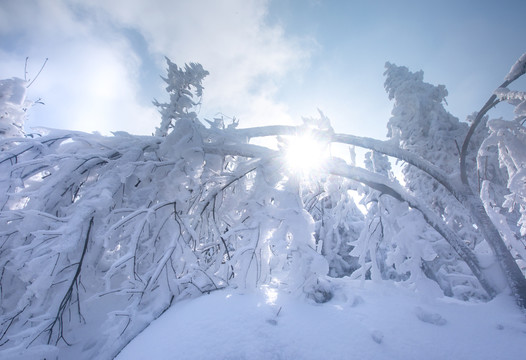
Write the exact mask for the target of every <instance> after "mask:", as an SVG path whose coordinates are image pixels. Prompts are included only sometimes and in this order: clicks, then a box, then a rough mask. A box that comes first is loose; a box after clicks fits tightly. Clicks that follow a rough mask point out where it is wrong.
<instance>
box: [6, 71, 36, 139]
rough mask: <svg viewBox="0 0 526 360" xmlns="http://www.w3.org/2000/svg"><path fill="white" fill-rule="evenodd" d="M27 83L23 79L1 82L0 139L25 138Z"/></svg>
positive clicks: (28, 104)
mask: <svg viewBox="0 0 526 360" xmlns="http://www.w3.org/2000/svg"><path fill="white" fill-rule="evenodd" d="M26 86H27V83H26V81H25V80H23V79H19V78H12V79H4V80H0V138H5V137H23V136H24V134H25V133H24V123H25V120H26V110H27V108H28V107H29V106H30V105H31V103H30V102H29V101H28V100H26Z"/></svg>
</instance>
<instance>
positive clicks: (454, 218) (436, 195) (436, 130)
mask: <svg viewBox="0 0 526 360" xmlns="http://www.w3.org/2000/svg"><path fill="white" fill-rule="evenodd" d="M386 69H387V70H386V72H385V75H386V81H385V88H386V91H387V92H388V95H389V98H390V99H392V100H394V102H395V104H394V108H393V112H392V114H393V116H392V117H391V119H389V121H388V123H387V127H388V129H389V131H388V137H391V138H392V139H393V140H394V141H396V142H397V143H398V144H399V147H400V148H402V149H407V150H410V151H411V152H412V153H414V154H416V155H418V156H420V157H422V158H423V159H425V160H427V161H429V162H431V163H432V164H434V165H435V166H438V167H440V169H441V170H442V171H445V172H446V173H448V174H454V173H457V172H458V161H459V160H458V159H459V155H460V154H459V145H458V144H459V143H461V142H462V141H463V139H464V137H465V135H466V133H467V130H468V128H467V124H465V123H461V122H459V120H458V119H457V118H455V117H453V116H452V115H451V114H449V113H448V112H447V111H446V110H445V109H444V107H443V105H442V104H443V102H444V101H445V97H446V95H447V90H446V89H445V87H444V86H443V85H439V86H433V85H431V84H428V83H425V82H424V81H423V72H422V71H419V72H416V73H412V72H410V71H409V70H408V69H407V68H406V67H398V66H396V65H393V64H390V63H387V64H386ZM475 153H476V152H475ZM474 158H475V156H474V153H473V151H472V152H471V156H470V160H472V161H473V160H474ZM402 173H403V176H404V182H405V184H406V186H407V187H408V189H409V190H410V191H411V192H412V193H413V194H414V195H416V196H417V197H419V198H421V199H425V201H426V203H427V204H429V206H430V207H431V208H432V209H433V211H435V212H436V213H438V214H441V216H443V218H444V219H445V221H446V223H447V224H448V225H449V226H450V227H451V228H452V229H453V230H454V231H455V232H456V233H457V234H459V235H460V237H461V238H462V239H463V241H464V242H465V243H466V244H468V245H469V246H470V247H471V248H472V249H473V248H474V247H475V246H476V245H477V244H478V243H480V242H481V241H482V236H481V234H480V233H478V232H477V231H476V229H475V227H474V226H473V224H474V221H473V220H472V219H471V218H470V216H469V213H468V212H466V211H465V210H464V208H463V206H462V204H460V203H459V202H458V201H457V200H456V199H455V197H454V196H453V195H452V194H451V193H450V192H448V191H447V189H445V188H444V187H442V186H440V184H439V183H438V182H437V181H436V180H434V179H433V178H432V177H430V176H429V175H427V174H426V173H425V172H423V171H422V170H420V169H418V168H417V167H415V166H412V165H410V164H405V165H404V166H403V167H402ZM426 238H427V239H428V241H429V242H430V243H433V244H434V245H433V247H434V249H435V252H436V256H435V257H434V258H433V259H427V260H426V261H425V264H424V266H425V268H426V271H427V272H428V273H429V274H430V276H432V277H433V278H435V279H437V281H438V282H439V284H440V285H441V286H442V288H443V289H444V291H445V292H446V293H448V294H455V295H456V296H458V297H471V296H472V294H469V293H472V292H475V293H476V292H479V290H478V289H477V288H478V282H477V280H476V279H475V278H473V277H472V276H470V274H469V269H465V268H464V267H462V266H460V263H459V262H458V255H457V254H455V252H454V251H453V249H452V248H451V246H450V245H449V244H447V242H446V241H444V239H443V238H442V237H441V236H440V235H439V234H438V233H436V232H428V233H427V234H426Z"/></svg>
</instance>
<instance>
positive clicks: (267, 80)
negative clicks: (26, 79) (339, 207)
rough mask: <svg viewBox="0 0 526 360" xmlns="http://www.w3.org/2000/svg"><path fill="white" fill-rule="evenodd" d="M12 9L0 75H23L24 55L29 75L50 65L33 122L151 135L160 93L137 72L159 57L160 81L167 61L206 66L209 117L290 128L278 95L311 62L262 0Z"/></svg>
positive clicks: (2, 29) (37, 2) (36, 2)
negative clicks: (140, 45)
mask: <svg viewBox="0 0 526 360" xmlns="http://www.w3.org/2000/svg"><path fill="white" fill-rule="evenodd" d="M7 4H8V5H7V6H2V8H1V9H0V20H1V21H0V24H1V25H0V34H1V35H2V37H4V38H8V39H9V42H8V43H5V44H3V45H0V55H2V57H1V59H0V68H1V69H3V70H0V77H2V78H5V77H11V76H21V74H20V73H23V71H20V70H17V69H15V65H16V64H17V63H18V66H19V69H23V61H24V58H25V56H30V58H31V62H30V65H31V66H32V67H33V68H34V67H35V65H40V61H43V59H44V58H45V57H49V58H50V60H49V63H48V64H47V65H46V68H45V70H44V72H43V74H42V75H41V78H39V80H38V81H37V82H36V83H35V85H34V86H33V88H32V89H31V90H30V92H29V94H30V96H33V97H34V96H35V95H36V96H37V97H38V96H40V97H42V98H43V100H44V102H46V106H45V107H42V108H37V109H34V111H33V118H32V120H31V123H30V124H29V125H43V126H49V127H62V128H71V129H77V130H84V131H94V130H98V131H101V132H105V133H107V132H108V131H110V130H126V131H130V132H134V133H143V134H149V133H151V132H153V131H154V128H155V126H156V125H157V124H158V121H159V120H158V116H157V114H156V110H155V109H154V108H153V107H152V106H151V105H150V104H149V103H148V101H147V100H146V99H150V98H153V97H154V96H156V94H151V95H148V94H146V95H145V94H144V93H143V90H142V89H143V88H144V87H145V86H144V85H142V84H140V83H139V82H140V80H141V77H140V76H139V71H141V70H143V69H142V68H141V66H143V65H144V63H143V61H144V60H147V62H152V60H151V59H152V58H153V59H155V60H154V62H155V63H156V64H157V66H158V69H159V72H161V74H159V75H163V74H162V72H163V71H164V70H163V69H164V58H163V55H166V56H168V57H170V58H171V59H172V60H173V61H174V62H176V63H178V64H179V65H182V64H183V63H184V62H190V61H195V62H200V63H202V64H203V66H204V67H205V68H206V69H207V70H208V71H210V74H211V75H210V76H209V77H208V78H207V79H206V80H205V96H204V104H203V108H202V115H203V116H209V117H210V116H212V115H213V114H214V113H215V112H219V111H222V112H223V113H226V114H228V115H232V116H237V117H239V118H241V120H242V122H241V125H242V126H249V125H255V124H258V125H261V124H263V123H268V122H273V123H280V122H281V123H283V122H288V121H290V119H289V117H288V115H287V108H286V106H284V105H283V104H280V103H279V102H278V101H276V100H275V99H274V96H275V90H276V89H277V87H278V86H279V81H282V80H283V79H284V77H285V76H286V75H287V74H289V73H290V72H292V71H295V69H298V68H301V66H302V65H303V64H305V62H306V60H307V59H308V56H309V49H308V48H305V46H303V45H300V42H299V41H297V40H295V39H290V38H287V37H286V36H285V34H284V33H283V31H282V29H281V28H280V27H278V26H270V25H268V24H267V23H266V21H265V17H266V11H267V5H268V4H267V2H266V1H256V0H229V1H204V0H199V1H168V0H166V1H155V2H145V1H139V0H136V1H135V0H134V1H129V0H126V1H125V0H120V1H119V0H117V1H103V0H96V1H90V2H85V1H81V0H70V1H66V0H63V1H58V0H57V1H52V2H49V1H45V0H33V1H23V2H8V3H7ZM130 29H131V30H133V31H135V32H136V33H138V34H140V35H141V36H142V37H143V38H144V39H145V40H146V43H147V46H148V50H149V54H146V53H138V52H137V48H134V46H133V44H132V42H131V41H130V39H129V38H128V36H129V35H130V33H129V32H127V31H126V30H130ZM35 61H36V64H35ZM36 68H37V70H38V66H36ZM22 75H23V74H22ZM161 85H162V84H161V83H160V86H161ZM160 100H161V101H162V99H160Z"/></svg>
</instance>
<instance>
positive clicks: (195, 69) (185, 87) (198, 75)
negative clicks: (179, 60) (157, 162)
mask: <svg viewBox="0 0 526 360" xmlns="http://www.w3.org/2000/svg"><path fill="white" fill-rule="evenodd" d="M166 62H167V64H168V69H167V71H168V77H166V78H164V77H163V80H164V81H165V82H166V83H167V84H168V86H167V87H166V91H167V92H168V93H169V94H170V103H169V104H161V103H159V102H157V101H154V104H155V106H157V107H159V109H160V110H159V111H160V113H161V116H162V120H161V125H160V127H159V128H157V130H156V133H155V135H156V136H166V135H167V134H168V130H169V129H170V128H172V127H173V125H174V122H175V121H177V120H178V119H182V118H188V119H195V118H197V114H196V113H195V112H194V111H192V110H193V108H195V106H197V105H198V104H199V103H200V98H201V97H202V96H203V89H204V88H203V85H202V82H203V79H204V78H205V77H206V76H207V75H208V74H209V72H208V71H206V70H205V69H203V66H202V65H201V64H197V63H190V64H185V66H184V68H179V67H178V66H177V65H176V64H174V63H173V62H172V61H170V59H168V58H166Z"/></svg>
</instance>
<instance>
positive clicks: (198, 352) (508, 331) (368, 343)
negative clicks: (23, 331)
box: [116, 280, 526, 360]
mask: <svg viewBox="0 0 526 360" xmlns="http://www.w3.org/2000/svg"><path fill="white" fill-rule="evenodd" d="M340 285H341V287H340V289H339V291H337V294H336V296H335V297H334V298H333V299H332V300H331V301H330V302H328V303H326V304H323V305H319V304H314V303H309V302H306V301H302V300H298V299H295V298H292V297H290V296H287V295H284V294H282V293H278V292H275V291H274V290H273V289H270V288H267V289H263V291H261V292H254V293H244V294H242V293H240V292H236V291H235V290H232V289H228V290H222V291H217V292H213V293H211V294H210V295H205V296H202V297H200V298H198V299H195V300H190V301H183V302H180V303H178V304H175V305H174V306H173V307H172V308H171V309H169V310H168V311H167V312H166V313H165V314H164V315H163V316H162V317H160V318H159V319H158V320H156V321H155V322H153V323H152V324H151V325H150V326H149V327H148V328H147V329H146V330H145V331H144V332H143V333H141V334H140V335H139V336H137V338H135V339H134V340H133V341H132V342H131V343H130V344H129V345H128V346H127V347H126V348H125V349H124V350H123V351H122V352H121V353H120V354H119V356H117V358H116V359H117V360H139V359H158V360H162V359H202V360H205V359H214V360H216V359H230V360H234V359H265V360H273V359H283V360H285V359H390V360H392V359H404V360H409V359H427V360H431V359H477V360H484V359H520V358H523V356H524V354H525V353H526V322H525V319H524V316H523V315H522V314H521V313H520V312H519V311H518V310H517V308H516V307H515V306H514V304H513V300H512V299H511V298H509V297H507V296H505V295H501V296H500V297H498V298H496V299H495V300H493V301H491V302H489V303H466V302H461V301H458V300H454V299H451V298H446V297H443V298H438V299H432V297H433V296H434V295H436V292H439V290H438V289H432V288H428V291H426V292H425V294H423V293H420V294H415V293H413V292H411V291H410V290H408V289H404V288H401V287H399V286H396V285H393V284H389V283H385V284H378V283H367V284H366V285H365V287H362V286H361V285H360V282H359V281H349V280H342V281H341V283H340ZM426 285H429V283H428V284H426ZM423 288H425V287H423ZM433 290H434V291H433ZM431 294H433V295H431Z"/></svg>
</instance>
